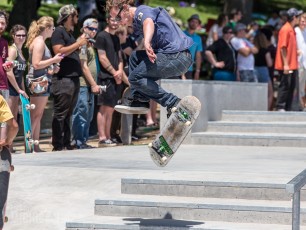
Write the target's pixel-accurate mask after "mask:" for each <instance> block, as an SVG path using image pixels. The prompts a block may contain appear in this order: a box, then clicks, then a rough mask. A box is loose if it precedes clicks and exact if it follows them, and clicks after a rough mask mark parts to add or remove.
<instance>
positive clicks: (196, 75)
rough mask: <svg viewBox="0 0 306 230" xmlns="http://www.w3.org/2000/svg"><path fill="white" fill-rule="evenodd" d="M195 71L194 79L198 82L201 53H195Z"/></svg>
mask: <svg viewBox="0 0 306 230" xmlns="http://www.w3.org/2000/svg"><path fill="white" fill-rule="evenodd" d="M195 61H196V70H195V74H194V79H195V80H199V79H200V72H201V65H202V53H201V52H199V51H198V52H197V53H196V60H195Z"/></svg>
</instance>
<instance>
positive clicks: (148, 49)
mask: <svg viewBox="0 0 306 230" xmlns="http://www.w3.org/2000/svg"><path fill="white" fill-rule="evenodd" d="M144 47H145V50H146V53H147V55H148V58H149V60H150V62H152V63H154V62H155V61H156V54H155V53H154V50H153V49H152V46H151V44H149V43H145V44H144Z"/></svg>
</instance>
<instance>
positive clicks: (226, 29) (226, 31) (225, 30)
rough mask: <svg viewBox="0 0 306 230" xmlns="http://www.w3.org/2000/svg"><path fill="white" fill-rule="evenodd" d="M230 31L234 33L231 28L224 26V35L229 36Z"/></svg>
mask: <svg viewBox="0 0 306 230" xmlns="http://www.w3.org/2000/svg"><path fill="white" fill-rule="evenodd" d="M229 31H231V32H233V29H232V27H231V26H224V27H223V29H222V33H223V34H227V33H228V32H229Z"/></svg>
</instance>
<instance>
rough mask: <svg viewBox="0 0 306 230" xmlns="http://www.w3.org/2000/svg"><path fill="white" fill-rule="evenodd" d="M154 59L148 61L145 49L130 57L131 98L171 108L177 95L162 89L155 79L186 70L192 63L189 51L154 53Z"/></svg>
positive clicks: (178, 73)
mask: <svg viewBox="0 0 306 230" xmlns="http://www.w3.org/2000/svg"><path fill="white" fill-rule="evenodd" d="M156 56H157V58H156V61H155V62H154V63H152V62H150V60H149V58H148V56H147V54H146V51H144V50H139V51H134V52H133V53H132V54H131V57H130V65H129V73H130V74H129V82H130V84H131V85H130V88H131V93H132V95H133V98H134V99H136V100H141V101H149V100H150V99H152V100H154V101H156V102H157V103H159V104H160V105H161V106H163V107H167V108H171V107H172V106H173V105H174V104H175V102H176V101H177V99H178V97H177V96H175V95H173V94H172V93H168V92H166V91H165V90H164V89H162V88H161V87H160V86H159V85H158V84H157V83H156V81H158V80H160V79H166V78H170V77H173V76H180V75H182V74H184V73H186V72H187V70H188V69H189V67H190V66H191V64H192V59H191V54H190V53H189V51H188V50H187V51H183V52H178V53H173V54H164V53H156Z"/></svg>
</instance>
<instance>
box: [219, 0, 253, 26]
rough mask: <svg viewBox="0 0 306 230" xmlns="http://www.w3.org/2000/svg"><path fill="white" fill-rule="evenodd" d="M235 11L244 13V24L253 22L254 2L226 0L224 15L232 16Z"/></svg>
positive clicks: (248, 0)
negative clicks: (231, 13)
mask: <svg viewBox="0 0 306 230" xmlns="http://www.w3.org/2000/svg"><path fill="white" fill-rule="evenodd" d="M233 9H237V10H240V11H241V12H242V14H243V18H242V22H243V23H246V24H248V23H250V22H251V21H252V11H253V0H225V1H224V13H226V14H230V12H231V11H232V10H233Z"/></svg>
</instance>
